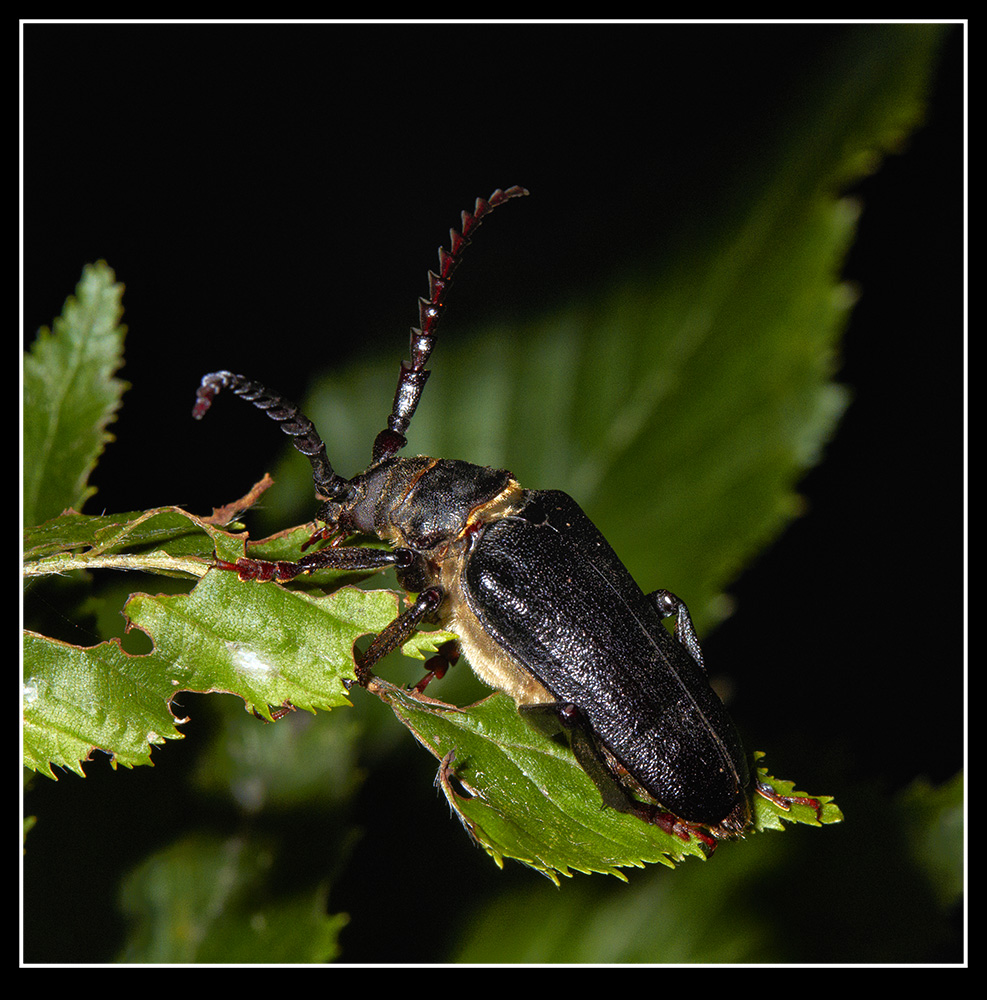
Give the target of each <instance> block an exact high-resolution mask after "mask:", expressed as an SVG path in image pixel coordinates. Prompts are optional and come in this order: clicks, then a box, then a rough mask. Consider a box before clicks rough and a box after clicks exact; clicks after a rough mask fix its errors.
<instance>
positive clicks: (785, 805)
mask: <svg viewBox="0 0 987 1000" xmlns="http://www.w3.org/2000/svg"><path fill="white" fill-rule="evenodd" d="M754 787H755V789H756V791H757V794H758V795H760V796H762V797H763V798H765V799H767V800H768V801H769V802H773V803H774V804H775V805H776V806H778V808H779V809H784V810H785V812H788V810H789V809H791V808H792V806H808V807H809V808H810V809H815V811H816V819H819V818H820V817H821V815H822V803H821V802H820V801H819V799H810V798H808V797H806V796H802V795H780V794H779V793H778V792H776V791H775V790H774V789H773V788H772V787H771V786H770V785H766V784H764V782H762V781H757V782H755V784H754Z"/></svg>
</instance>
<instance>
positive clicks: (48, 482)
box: [23, 261, 127, 524]
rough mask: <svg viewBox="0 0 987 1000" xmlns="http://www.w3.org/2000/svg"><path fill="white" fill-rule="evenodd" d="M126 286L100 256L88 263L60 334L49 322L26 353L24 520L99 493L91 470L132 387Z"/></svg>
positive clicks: (76, 504) (36, 519)
mask: <svg viewBox="0 0 987 1000" xmlns="http://www.w3.org/2000/svg"><path fill="white" fill-rule="evenodd" d="M122 295H123V285H120V284H116V283H115V282H114V276H113V271H112V270H110V268H109V267H107V266H106V264H105V263H103V262H102V261H100V262H99V263H98V264H89V265H87V266H86V267H85V268H84V270H83V272H82V280H81V281H80V282H79V284H78V285H77V286H76V290H75V295H74V296H69V298H68V299H67V300H66V302H65V308H64V309H63V311H62V315H61V316H60V317H59V318H58V319H56V320H55V322H54V324H53V332H52V331H50V330H48V328H47V327H43V328H42V329H41V330H39V331H38V336H37V339H36V340H35V341H34V343H33V344H32V345H31V350H30V351H29V352H28V353H27V354H26V355H25V356H24V484H23V485H24V523H25V524H37V523H38V522H39V521H44V520H47V519H48V518H50V517H53V516H54V515H56V514H58V513H60V512H61V511H63V510H65V509H67V508H69V507H74V508H75V509H77V510H81V508H82V505H83V504H84V503H85V501H86V499H87V498H88V497H90V496H92V494H93V493H94V492H95V488H94V487H92V486H89V485H88V480H89V474H90V473H91V472H92V470H93V468H94V467H95V465H96V461H97V459H98V458H99V456H100V455H101V454H102V451H103V448H104V446H105V445H106V443H107V442H108V441H112V440H113V437H112V435H110V434H109V433H107V430H106V428H107V426H108V425H109V423H110V422H111V421H112V420H113V419H114V414H115V413H116V411H117V408H118V407H119V406H120V398H121V396H122V395H123V392H124V390H125V389H126V388H127V384H126V383H125V382H122V381H120V379H117V378H114V377H113V373H114V372H115V371H116V370H117V369H118V368H119V367H120V365H121V364H122V363H123V335H124V332H125V328H124V327H122V326H120V325H119V321H120V316H121V315H122V313H123V309H122V308H121V305H120V299H121V296H122Z"/></svg>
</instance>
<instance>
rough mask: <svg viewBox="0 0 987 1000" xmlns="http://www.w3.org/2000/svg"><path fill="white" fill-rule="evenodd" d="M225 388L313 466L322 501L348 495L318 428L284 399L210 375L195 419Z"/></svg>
mask: <svg viewBox="0 0 987 1000" xmlns="http://www.w3.org/2000/svg"><path fill="white" fill-rule="evenodd" d="M222 389H229V390H231V391H232V392H234V393H236V395H238V396H240V397H241V398H242V399H245V400H246V401H247V402H248V403H253V404H254V406H256V407H257V409H258V410H263V411H264V412H265V413H266V414H267V415H268V416H269V417H270V418H271V419H272V420H274V421H276V422H277V423H278V425H279V426H280V427H281V430H282V431H284V433H285V434H287V435H289V436H290V437H291V439H292V440H291V443H292V444H293V445H294V446H295V447H296V448H297V449H298V450H299V451H300V452H301V453H302V454H303V455H304V456H305V457H306V458H307V459H308V460H309V461H310V462H311V463H312V479H313V481H314V482H315V490H316V493H317V494H318V495H319V497H320V498H321V499H323V500H335V499H339V498H340V496H341V495H342V494H343V493H345V492H346V487H347V485H348V483H347V481H346V480H345V479H343V478H342V476H338V475H336V473H335V472H334V471H333V467H332V465H330V464H329V457H328V456H327V455H326V446H325V445H324V444H323V443H322V438H320V437H319V432H318V431H317V430H316V429H315V424H313V423H312V421H311V420H309V419H308V417H306V416H305V414H304V413H302V412H301V410H299V409H298V407H297V406H295V404H294V403H291V402H289V401H288V400H287V399H285V398H284V397H283V396H281V395H279V394H278V393H276V392H272V391H271V390H270V389H268V388H266V387H265V386H263V385H261V384H260V382H254V381H252V380H250V379H248V378H244V377H243V376H242V375H234V374H233V372H211V373H210V374H209V375H203V376H202V384H201V385H200V386H199V388H198V390H197V391H196V394H195V406H194V407H193V408H192V416H193V417H195V419H196V420H201V419H202V418H203V416H204V415H205V413H206V411H207V410H208V409H209V407H210V406H212V401H213V400H214V399H215V398H216V395H217V394H218V393H219V392H220V390H222Z"/></svg>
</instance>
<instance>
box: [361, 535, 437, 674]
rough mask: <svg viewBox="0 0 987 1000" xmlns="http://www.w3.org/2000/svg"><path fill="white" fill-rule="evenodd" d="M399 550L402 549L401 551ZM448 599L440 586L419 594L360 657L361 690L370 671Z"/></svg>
mask: <svg viewBox="0 0 987 1000" xmlns="http://www.w3.org/2000/svg"><path fill="white" fill-rule="evenodd" d="M399 551H400V550H399ZM444 597H445V591H444V590H443V589H442V588H441V587H429V588H427V589H426V590H423V591H422V592H421V593H420V594H419V595H418V600H417V601H415V603H414V604H412V605H411V607H410V608H408V610H407V611H405V612H404V613H403V614H400V615H398V616H397V618H395V619H394V621H392V622H391V624H390V625H388V626H387V628H385V629H384V631H383V632H381V633H380V634H379V635H378V636H377V637H376V638H375V639H374V641H373V642H371V643H370V645H369V646H367V651H366V652H365V653H364V654H363V656H361V657H359V658H358V660H357V665H356V679H357V682H358V683H359V684H360V686H361V687H366V686H367V684H368V682H369V681H370V678H371V677H373V674H372V673H371V668H372V667H373V666H374V665H375V664H376V663H377V661H378V660H382V659H383V658H384V657H385V656H387V654H388V653H392V652H394V650H395V649H399V648H400V647H401V646H403V645H404V644H405V643H406V642H407V641H408V640H409V639H410V638H411V637H412V636H413V635H414V634H415V632H416V630H417V629H418V626H419V625H420V624H421V623H422V622H423V621H424V620H425V619H426V618H428V617H429V615H432V614H434V613H435V611H436V609H437V608H438V606H439V605H440V604H441V603H442V599H443V598H444Z"/></svg>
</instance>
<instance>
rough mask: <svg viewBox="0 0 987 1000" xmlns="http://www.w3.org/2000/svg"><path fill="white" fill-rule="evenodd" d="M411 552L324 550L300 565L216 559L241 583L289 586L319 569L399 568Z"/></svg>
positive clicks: (256, 560) (405, 550)
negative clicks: (256, 582) (270, 582)
mask: <svg viewBox="0 0 987 1000" xmlns="http://www.w3.org/2000/svg"><path fill="white" fill-rule="evenodd" d="M411 558H412V553H411V552H410V551H409V550H407V549H394V550H393V551H391V550H388V549H357V548H342V549H334V548H325V549H319V551H318V552H313V553H311V554H310V555H307V556H302V558H301V559H299V560H298V562H285V561H284V560H281V559H278V560H274V561H270V560H267V559H251V558H249V557H244V558H242V559H237V561H236V562H226V560H224V559H217V560H216V562H215V563H213V566H214V568H216V569H224V570H231V571H233V572H235V573H236V574H237V576H239V577H240V579H241V580H258V581H260V582H262V583H264V582H267V581H270V580H274V581H275V582H277V583H287V582H288V581H289V580H294V579H295V577H296V576H300V575H301V574H302V573H314V572H315V571H316V570H320V569H338V570H344V571H346V570H365V569H383V568H384V567H386V566H397V567H399V568H401V567H404V566H406V565H408V564H409V562H410V560H411Z"/></svg>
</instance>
